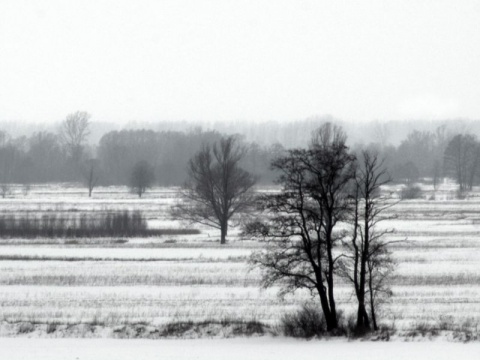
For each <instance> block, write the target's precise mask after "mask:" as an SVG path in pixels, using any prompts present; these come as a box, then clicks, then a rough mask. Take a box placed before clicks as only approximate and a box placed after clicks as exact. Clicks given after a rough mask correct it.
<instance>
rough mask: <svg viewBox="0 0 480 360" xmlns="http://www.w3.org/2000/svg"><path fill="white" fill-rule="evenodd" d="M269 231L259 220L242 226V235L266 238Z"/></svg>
mask: <svg viewBox="0 0 480 360" xmlns="http://www.w3.org/2000/svg"><path fill="white" fill-rule="evenodd" d="M269 231H270V228H269V227H268V225H267V224H265V223H263V222H261V221H259V220H255V221H251V222H248V223H246V224H245V225H244V226H243V231H242V235H244V236H260V237H263V238H266V237H267V236H268V233H269Z"/></svg>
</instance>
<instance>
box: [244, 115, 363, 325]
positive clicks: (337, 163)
mask: <svg viewBox="0 0 480 360" xmlns="http://www.w3.org/2000/svg"><path fill="white" fill-rule="evenodd" d="M345 141H346V136H345V133H344V132H343V130H342V129H341V128H339V127H336V126H332V125H331V124H328V123H327V124H325V125H323V126H322V127H321V128H320V129H319V130H318V131H317V132H316V133H315V134H314V136H313V140H312V143H311V145H310V148H309V149H308V150H305V149H295V150H290V151H288V153H287V155H285V156H283V157H280V158H278V159H277V160H275V161H274V162H273V164H272V167H273V168H274V169H276V170H278V171H279V172H280V173H281V175H280V177H279V179H278V183H279V184H281V185H282V187H283V189H282V191H281V193H280V194H272V195H265V196H263V198H262V199H261V200H262V201H261V204H263V207H262V208H263V209H264V210H265V211H266V212H267V214H269V213H270V214H272V215H271V217H270V218H269V226H268V234H267V235H268V237H267V238H266V241H267V251H261V252H256V253H254V254H253V255H252V258H251V261H252V264H253V265H255V266H259V267H260V268H261V269H262V270H263V276H262V279H263V285H264V286H271V285H273V284H274V283H281V284H282V285H283V291H284V292H289V291H295V290H296V289H299V288H306V289H308V290H310V292H311V293H312V294H316V295H318V296H319V298H320V304H321V307H322V311H323V314H324V316H325V320H326V323H327V330H328V331H332V330H335V329H336V328H337V327H338V318H337V311H336V303H335V298H334V274H335V272H336V268H337V260H338V258H339V254H336V253H335V248H336V247H337V245H339V244H340V242H341V240H342V239H343V237H344V236H345V233H344V232H343V231H337V230H336V229H337V227H336V226H337V224H338V223H339V222H341V221H345V220H346V219H347V215H348V213H349V211H350V210H351V203H350V201H349V197H348V189H349V186H350V184H351V182H352V181H353V178H354V161H355V157H354V156H353V155H351V154H349V152H348V148H347V147H346V145H345ZM257 228H258V227H257Z"/></svg>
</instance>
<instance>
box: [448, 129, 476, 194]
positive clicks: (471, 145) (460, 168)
mask: <svg viewBox="0 0 480 360" xmlns="http://www.w3.org/2000/svg"><path fill="white" fill-rule="evenodd" d="M479 161H480V146H479V144H478V142H477V140H476V138H475V136H473V135H469V134H467V135H462V134H459V135H456V136H454V137H453V138H452V139H451V140H450V142H449V143H448V145H447V147H446V149H445V153H444V169H445V173H446V174H447V175H450V176H453V177H454V178H455V179H456V181H457V183H458V185H459V190H460V192H463V191H465V190H471V189H472V186H473V183H474V180H475V177H476V176H477V173H478V169H479Z"/></svg>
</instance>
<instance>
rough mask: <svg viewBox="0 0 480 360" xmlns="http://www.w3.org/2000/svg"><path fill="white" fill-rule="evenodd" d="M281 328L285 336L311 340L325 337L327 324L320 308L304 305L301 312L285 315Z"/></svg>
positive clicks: (281, 321)
mask: <svg viewBox="0 0 480 360" xmlns="http://www.w3.org/2000/svg"><path fill="white" fill-rule="evenodd" d="M280 328H281V331H282V333H283V335H285V336H291V337H296V338H307V339H309V338H312V337H315V336H318V337H320V336H322V335H325V333H326V331H327V322H326V321H325V317H324V315H323V312H322V309H321V308H320V307H319V306H315V305H313V304H304V305H303V306H302V308H301V309H300V310H298V311H296V312H294V313H290V314H285V315H283V316H282V318H281V320H280Z"/></svg>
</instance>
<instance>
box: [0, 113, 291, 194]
mask: <svg viewBox="0 0 480 360" xmlns="http://www.w3.org/2000/svg"><path fill="white" fill-rule="evenodd" d="M90 127H91V122H90V115H89V114H88V113H86V112H76V113H73V114H70V115H68V116H67V118H66V119H65V120H64V121H63V122H62V124H61V126H60V128H59V130H58V131H57V132H55V133H54V132H38V133H35V134H33V135H32V136H30V137H28V138H27V137H25V136H21V137H18V138H10V137H9V136H8V134H7V133H5V132H0V183H1V184H9V183H17V184H28V183H46V182H82V183H84V184H85V185H86V187H87V188H88V190H89V193H90V194H91V193H92V191H93V189H94V187H95V186H97V185H99V184H102V185H131V186H132V188H134V190H135V192H137V193H139V195H141V193H142V192H143V190H144V189H145V186H150V185H154V184H157V185H163V186H169V185H180V184H182V183H183V182H184V181H185V179H186V177H187V164H188V161H189V159H190V158H191V157H192V156H193V154H194V153H195V152H196V151H197V150H198V149H199V148H201V147H202V146H203V145H204V144H209V143H213V142H215V141H218V140H219V139H220V138H221V137H222V135H221V134H220V133H218V132H216V131H208V132H203V131H201V130H200V129H195V130H191V131H188V132H179V131H162V132H156V131H153V130H143V129H140V130H121V131H111V132H108V133H106V134H104V135H103V136H102V137H101V139H100V141H99V143H98V144H96V145H92V144H90V143H89V142H88V140H89V135H90ZM243 143H244V145H245V146H246V147H247V148H248V151H247V153H246V154H245V156H244V157H242V165H243V166H244V167H245V168H247V169H248V170H249V171H252V172H254V173H256V174H259V175H260V176H261V181H262V182H267V183H268V182H271V181H272V179H273V177H274V175H273V174H272V172H271V171H270V169H269V166H268V164H269V162H270V160H271V159H272V158H273V157H274V156H275V154H276V153H278V152H280V151H282V147H281V146H280V145H274V146H269V147H261V146H259V145H258V144H255V143H247V142H245V141H243ZM138 171H144V172H145V171H146V173H148V174H147V175H148V176H147V178H148V179H144V178H143V176H141V174H138ZM135 172H137V174H135ZM144 180H148V181H146V182H145V181H144ZM139 182H140V184H139ZM142 182H144V184H143V185H142V184H141V183H142Z"/></svg>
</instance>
